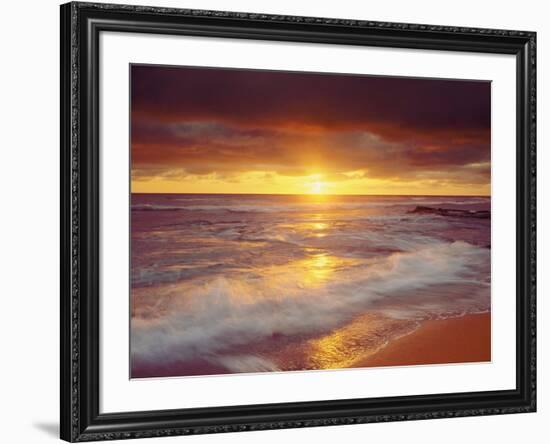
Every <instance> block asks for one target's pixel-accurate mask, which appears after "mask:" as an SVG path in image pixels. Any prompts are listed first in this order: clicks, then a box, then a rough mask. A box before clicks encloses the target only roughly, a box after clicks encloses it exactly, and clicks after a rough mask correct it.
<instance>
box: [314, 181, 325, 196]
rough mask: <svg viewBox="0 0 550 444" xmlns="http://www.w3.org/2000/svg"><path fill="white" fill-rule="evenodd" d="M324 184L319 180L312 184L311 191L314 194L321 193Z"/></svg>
mask: <svg viewBox="0 0 550 444" xmlns="http://www.w3.org/2000/svg"><path fill="white" fill-rule="evenodd" d="M323 188H324V184H323V182H320V181H317V182H313V183H312V184H311V192H312V193H313V194H321V193H322V192H323Z"/></svg>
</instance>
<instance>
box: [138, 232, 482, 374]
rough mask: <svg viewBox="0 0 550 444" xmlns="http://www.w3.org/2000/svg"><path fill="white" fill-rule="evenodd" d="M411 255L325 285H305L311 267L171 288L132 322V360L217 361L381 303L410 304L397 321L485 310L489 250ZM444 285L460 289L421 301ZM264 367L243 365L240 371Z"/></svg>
mask: <svg viewBox="0 0 550 444" xmlns="http://www.w3.org/2000/svg"><path fill="white" fill-rule="evenodd" d="M415 250H416V251H409V252H400V253H394V254H390V255H388V256H385V257H384V258H383V259H381V260H380V261H376V262H372V261H370V262H359V263H358V264H355V266H351V267H341V268H338V267H337V268H336V269H334V270H332V271H331V273H332V274H331V276H330V279H321V278H319V282H314V283H311V282H305V284H304V273H306V275H307V273H309V272H312V273H314V275H313V276H314V278H316V276H315V272H316V270H315V266H314V265H311V266H305V268H300V266H299V265H296V266H295V267H293V266H281V267H272V268H270V269H268V270H264V272H263V273H261V274H259V275H256V276H251V277H250V278H248V279H243V277H242V276H238V277H237V276H235V277H231V276H230V277H220V276H218V277H216V278H214V279H210V280H208V279H203V280H202V281H200V282H195V281H191V282H186V283H182V284H181V285H180V286H174V287H173V289H172V290H171V291H172V294H171V298H170V304H169V306H164V307H163V311H162V312H161V313H157V314H156V315H155V313H152V314H151V316H148V317H147V318H141V317H135V318H133V319H132V333H131V334H132V337H131V340H132V345H131V347H132V355H133V358H134V360H136V362H143V363H146V362H156V361H158V360H166V359H169V360H171V361H174V362H177V361H185V360H188V359H193V358H196V357H202V358H208V357H211V358H214V357H216V358H219V356H218V355H219V354H220V352H223V351H224V350H227V349H229V348H231V347H235V346H242V345H244V344H247V343H250V342H253V341H257V340H261V339H265V338H269V337H271V336H272V335H274V334H285V335H304V334H305V335H310V334H318V333H322V332H328V331H330V330H331V329H333V328H335V327H337V326H339V325H341V324H342V323H345V322H347V321H349V320H350V319H352V318H353V317H354V316H356V315H358V314H360V313H362V312H363V311H364V310H365V309H369V308H373V307H382V308H383V307H384V306H385V304H386V305H387V306H388V307H390V309H391V305H392V300H394V299H396V298H409V300H410V309H409V310H408V311H407V304H403V303H402V301H401V303H400V307H401V308H400V310H401V311H400V313H399V316H405V317H406V316H413V317H415V316H419V315H420V316H421V315H422V313H423V312H426V313H428V312H437V311H440V312H442V313H444V312H445V310H455V311H456V310H462V311H464V312H467V311H469V310H478V311H479V310H480V307H481V308H483V306H488V305H489V283H488V281H487V276H488V273H489V270H488V267H489V264H490V250H488V249H485V248H480V247H477V246H474V245H471V244H469V243H466V242H462V241H457V242H452V243H445V242H432V243H431V244H428V243H426V244H425V245H424V244H421V245H418V244H417V246H416V248H415ZM311 270H313V271H311ZM321 273H322V270H321ZM317 277H319V276H317ZM321 277H322V276H321ZM300 283H302V284H301V285H300ZM444 286H451V287H452V288H458V289H457V291H456V292H454V293H453V292H441V293H437V295H438V298H437V304H435V305H434V304H433V303H432V304H431V305H430V303H428V302H423V296H425V295H426V294H428V295H429V294H430V293H431V292H432V293H433V292H437V291H438V290H437V289H438V288H439V289H441V288H443V287H444ZM460 289H461V290H460ZM457 295H458V297H457ZM417 299H418V300H417ZM423 304H425V305H423ZM390 312H391V310H389V311H388V313H390ZM228 359H229V358H228ZM238 362H241V363H242V362H243V360H242V359H238V360H236V361H231V360H229V361H226V362H225V364H223V365H226V366H228V367H231V366H233V367H234V368H236V367H235V366H237V365H239V364H238ZM264 364H265V365H266V366H267V365H268V364H266V363H263V364H262V363H261V362H260V361H255V364H254V363H253V362H252V361H250V360H249V362H248V364H246V365H248V367H249V368H251V367H254V365H256V366H257V367H261V365H264ZM266 368H267V367H266ZM246 371H248V370H246Z"/></svg>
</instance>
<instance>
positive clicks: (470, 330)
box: [352, 313, 491, 367]
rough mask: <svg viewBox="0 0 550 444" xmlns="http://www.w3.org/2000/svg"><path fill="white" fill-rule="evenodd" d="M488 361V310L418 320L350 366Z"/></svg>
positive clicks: (489, 337)
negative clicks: (414, 327) (410, 329)
mask: <svg viewBox="0 0 550 444" xmlns="http://www.w3.org/2000/svg"><path fill="white" fill-rule="evenodd" d="M490 360H491V315H490V313H483V314H473V315H466V316H463V317H460V318H452V319H444V320H432V321H426V322H424V323H422V325H421V326H420V327H419V328H418V329H417V330H415V331H414V332H412V333H410V334H408V335H406V336H403V337H401V338H399V339H396V340H395V341H394V342H392V343H390V344H388V345H387V346H386V347H384V348H382V349H381V350H380V351H378V352H377V353H375V354H373V355H371V356H369V357H367V358H364V359H361V360H358V361H356V362H355V363H354V364H353V365H352V367H384V366H397V365H421V364H444V363H445V364H448V363H459V362H486V361H490Z"/></svg>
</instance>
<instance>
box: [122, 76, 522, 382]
mask: <svg viewBox="0 0 550 444" xmlns="http://www.w3.org/2000/svg"><path fill="white" fill-rule="evenodd" d="M130 95H131V103H130V116H131V118H130V127H131V128H130V131H131V146H130V150H131V165H130V167H131V209H130V213H131V228H130V231H131V232H130V239H131V244H130V246H131V254H130V256H131V269H130V281H131V286H130V288H131V294H130V309H131V320H130V376H131V377H132V378H149V377H171V376H197V375H220V374H230V373H257V372H281V371H305V370H329V369H333V370H334V369H349V368H365V367H385V366H403V365H426V364H450V363H466V362H486V361H490V360H491V83H490V82H489V81H484V80H452V79H432V78H412V77H411V78H409V77H387V76H369V75H356V74H353V75H352V74H342V73H310V72H287V71H267V70H250V69H225V68H211V67H186V66H161V65H131V66H130ZM511 217H513V216H512V215H511Z"/></svg>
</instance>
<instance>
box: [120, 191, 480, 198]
mask: <svg viewBox="0 0 550 444" xmlns="http://www.w3.org/2000/svg"><path fill="white" fill-rule="evenodd" d="M130 194H193V195H204V196H210V195H225V196H318V197H320V196H373V197H382V196H402V197H405V196H423V197H491V195H490V194H357V193H351V194H328V193H326V194H325V193H177V192H162V193H155V192H151V193H148V192H135V191H130Z"/></svg>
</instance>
